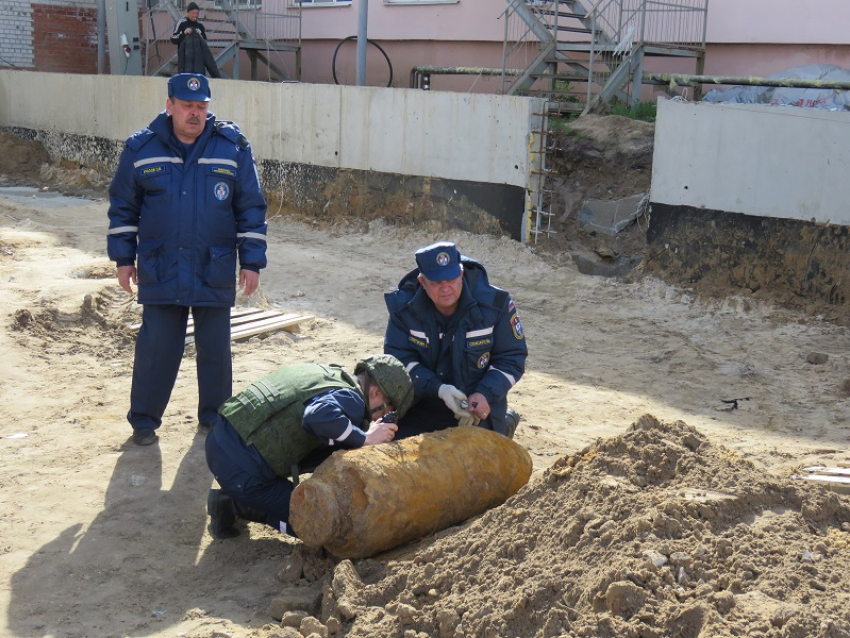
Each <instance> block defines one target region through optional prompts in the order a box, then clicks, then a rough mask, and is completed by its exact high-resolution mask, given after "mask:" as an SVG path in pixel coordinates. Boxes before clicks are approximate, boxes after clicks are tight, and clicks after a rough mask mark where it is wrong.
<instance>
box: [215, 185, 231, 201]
mask: <svg viewBox="0 0 850 638" xmlns="http://www.w3.org/2000/svg"><path fill="white" fill-rule="evenodd" d="M213 193H214V194H215V198H216V199H217V200H218V201H220V202H223V201H224V200H225V199H227V196H228V195H230V187H229V186H228V185H227V184H225V183H224V182H218V183H217V184H216V185H215V187H214V188H213Z"/></svg>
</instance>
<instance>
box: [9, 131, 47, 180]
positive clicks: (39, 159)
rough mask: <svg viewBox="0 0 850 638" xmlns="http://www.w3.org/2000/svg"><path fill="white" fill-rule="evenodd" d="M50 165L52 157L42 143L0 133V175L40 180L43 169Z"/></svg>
mask: <svg viewBox="0 0 850 638" xmlns="http://www.w3.org/2000/svg"><path fill="white" fill-rule="evenodd" d="M49 163H50V155H48V153H47V151H46V150H45V149H44V146H42V145H41V143H40V142H37V141H35V140H24V139H21V138H20V137H16V136H15V135H12V134H11V133H4V132H2V131H0V174H5V175H12V176H15V177H18V178H28V179H38V178H39V175H40V173H41V167H42V166H43V165H45V164H49Z"/></svg>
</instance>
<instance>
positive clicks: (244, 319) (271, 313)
mask: <svg viewBox="0 0 850 638" xmlns="http://www.w3.org/2000/svg"><path fill="white" fill-rule="evenodd" d="M282 316H283V313H282V312H279V311H277V310H263V311H260V310H258V311H256V312H252V313H250V314H240V315H237V316H235V317H234V316H233V315H231V316H230V327H231V328H233V326H238V325H241V324H244V323H249V322H251V321H258V320H260V319H269V318H271V317H282ZM193 334H195V324H194V323H190V324H189V326H187V328H186V336H189V335H193Z"/></svg>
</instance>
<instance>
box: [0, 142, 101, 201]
mask: <svg viewBox="0 0 850 638" xmlns="http://www.w3.org/2000/svg"><path fill="white" fill-rule="evenodd" d="M110 180H111V176H107V175H102V174H100V173H98V172H97V171H96V170H94V169H92V168H87V167H85V166H80V165H77V164H74V163H73V162H69V161H67V160H59V161H56V162H54V161H52V160H51V158H50V155H49V153H48V152H47V150H46V149H45V148H44V146H43V145H42V144H41V142H38V141H37V140H26V139H22V138H20V137H17V136H15V135H12V134H11V133H5V132H3V131H0V186H34V187H37V188H44V189H50V190H56V191H60V192H62V193H64V194H66V195H72V196H79V197H90V198H94V199H96V198H100V197H105V196H106V192H107V189H108V188H109V182H110Z"/></svg>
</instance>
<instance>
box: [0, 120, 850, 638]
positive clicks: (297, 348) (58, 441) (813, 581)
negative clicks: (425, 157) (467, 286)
mask: <svg viewBox="0 0 850 638" xmlns="http://www.w3.org/2000/svg"><path fill="white" fill-rule="evenodd" d="M651 142H652V125H650V124H642V123H630V122H629V121H628V120H623V119H622V118H613V119H611V118H592V119H584V120H579V121H578V122H576V123H574V124H571V125H570V131H568V132H567V133H565V134H564V136H563V138H562V139H561V141H559V142H558V144H559V145H560V146H559V148H561V151H560V152H559V153H558V157H557V158H556V162H557V165H558V166H559V168H558V170H559V177H558V180H559V182H560V185H559V186H558V191H559V193H560V195H559V198H560V199H559V200H558V201H559V202H560V203H559V204H557V205H558V206H559V210H558V215H557V219H556V224H557V227H556V230H558V231H559V232H558V233H557V234H555V235H553V236H552V237H550V238H548V239H546V240H544V241H541V242H540V243H539V244H537V245H533V246H523V245H521V244H519V243H517V242H515V241H512V240H509V239H507V238H504V237H495V236H492V235H475V234H471V233H464V232H459V231H452V230H449V231H445V232H443V233H434V232H424V231H420V230H416V229H410V228H403V227H398V226H391V225H388V224H385V223H381V222H371V223H369V224H368V225H367V226H366V227H365V228H363V227H362V225H357V224H352V225H351V226H348V225H345V224H338V225H335V226H333V227H327V228H318V227H316V226H315V225H311V224H308V223H304V222H302V221H297V220H289V219H280V218H277V219H273V220H271V222H270V227H269V267H268V269H266V270H265V271H263V274H262V277H261V289H260V291H259V292H258V293H257V294H255V295H254V296H253V297H252V298H251V299H246V298H244V297H241V296H240V298H239V299H238V300H237V303H238V305H239V306H253V307H263V308H274V309H281V310H285V311H286V312H292V313H301V314H303V315H304V316H305V317H308V318H307V319H305V321H304V322H303V323H302V324H300V330H298V331H296V332H274V333H269V334H265V335H259V336H255V337H252V338H250V339H248V340H245V341H239V342H236V343H234V349H233V360H234V376H235V379H234V386H235V388H241V387H242V386H244V385H245V384H247V383H250V382H251V381H253V380H255V379H256V378H258V377H259V376H262V375H263V374H266V373H268V372H270V371H272V370H274V369H275V368H277V367H279V366H281V365H285V364H288V363H294V362H298V361H319V362H335V363H340V364H343V365H350V366H352V367H353V365H354V363H355V361H356V360H357V359H358V358H360V357H362V356H365V355H367V354H369V353H372V352H376V351H380V349H381V346H382V340H383V331H384V326H385V323H386V310H385V308H384V306H383V301H382V293H383V292H384V291H385V290H388V289H390V288H392V286H393V285H395V284H396V283H397V281H398V280H399V279H400V278H401V276H402V275H403V274H404V273H405V272H407V270H409V269H410V268H411V267H412V265H413V258H412V254H413V252H414V250H415V249H416V248H417V247H419V246H422V245H425V244H427V243H430V242H432V241H435V240H437V239H443V238H445V239H451V240H453V241H456V242H457V243H458V245H459V246H460V247H461V249H462V250H463V252H464V253H466V254H469V255H470V256H472V257H475V258H477V259H479V260H480V261H482V262H483V263H484V264H485V265H486V266H487V268H488V270H489V272H490V277H491V280H492V281H493V282H494V283H496V284H497V285H499V286H502V287H504V288H506V289H507V290H509V291H511V293H512V294H513V296H514V298H515V300H516V303H517V306H518V308H519V312H520V315H521V317H522V321H523V325H524V327H525V333H526V335H527V338H528V343H529V351H530V355H529V359H528V365H527V371H526V374H525V375H524V377H523V378H522V380H521V381H520V382H519V383H518V384H517V386H516V387H515V388H514V390H513V391H512V392H511V395H510V397H511V405H512V406H513V407H515V408H516V409H517V410H518V411H519V412H520V413H521V414H522V421H521V422H520V425H519V428H518V431H517V435H516V440H517V442H518V443H520V444H521V445H522V446H523V447H525V448H526V449H527V450H528V451H529V453H530V454H531V456H532V460H533V464H534V471H533V474H532V478H531V481H530V483H529V484H528V485H527V486H526V487H524V488H523V489H521V490H520V491H519V492H518V493H517V494H516V495H515V496H513V497H512V498H510V499H509V500H508V501H507V502H506V503H504V504H503V505H501V506H499V507H496V508H494V509H491V510H490V511H488V512H486V513H484V514H482V515H480V516H477V517H474V518H473V519H471V520H468V521H465V522H464V523H462V524H459V525H457V526H454V527H451V528H449V529H446V530H442V531H439V532H437V533H435V534H432V535H430V536H428V537H426V538H423V539H421V540H419V541H417V542H414V543H412V544H409V545H406V546H403V547H399V548H396V549H394V550H390V551H389V552H386V553H384V554H381V555H378V556H374V557H372V558H368V559H358V560H353V561H351V560H338V559H336V558H334V557H333V556H330V555H328V554H327V553H326V552H323V551H317V550H310V549H308V548H306V547H305V546H304V545H303V544H302V543H301V542H300V541H298V540H296V539H292V538H289V537H285V536H282V535H280V534H277V533H275V532H274V531H273V530H271V529H269V528H265V527H262V526H260V525H257V524H254V523H251V524H244V523H240V529H241V530H242V533H241V535H240V536H239V537H237V538H235V539H229V540H214V539H212V538H211V536H210V534H209V532H208V530H207V528H206V526H207V517H206V514H205V512H204V505H205V500H206V494H207V490H208V489H209V487H210V486H211V485H212V484H213V480H212V477H211V476H210V474H209V471H208V469H207V467H206V463H205V459H204V452H203V437H202V436H201V435H198V434H196V426H195V416H194V415H195V410H196V401H197V389H196V381H195V372H194V352H193V350H192V348H191V347H190V348H189V349H188V350H187V355H186V357H185V358H184V361H183V365H182V366H181V372H180V376H179V378H178V382H177V385H176V387H175V390H174V393H173V395H172V399H171V403H170V405H169V408H168V411H167V412H166V415H165V423H164V425H163V428H162V430H161V432H160V434H161V438H160V441H159V443H157V444H156V445H154V446H151V447H149V448H140V447H137V446H134V445H133V444H132V442H131V441H130V439H129V435H130V430H129V426H128V425H127V423H126V421H125V419H124V415H125V413H126V410H127V407H128V398H129V387H130V371H131V365H132V358H133V345H134V338H133V329H132V328H131V325H132V324H133V323H134V322H136V321H137V320H138V317H139V308H138V306H137V304H136V303H135V300H134V299H133V298H132V297H130V296H128V295H127V294H126V293H124V292H123V291H122V290H121V289H120V288H119V287H118V286H117V285H116V282H115V279H114V274H115V273H114V267H113V265H112V264H111V263H110V262H109V261H108V259H107V258H106V255H105V240H104V236H105V231H106V227H107V220H106V210H107V202H106V201H105V199H104V198H105V187H106V184H107V183H108V180H109V176H99V175H97V174H95V173H93V172H92V171H89V170H87V169H85V168H81V167H74V166H68V165H61V164H55V163H52V162H51V161H50V158H49V157H47V154H46V153H45V152H44V150H43V149H42V148H41V147H40V146H39V145H38V144H37V143H34V142H27V141H24V140H20V139H17V138H14V137H12V136H9V135H7V134H0V187H13V186H14V187H15V188H3V189H2V190H0V321H2V324H3V329H2V331H0V353H2V358H3V372H2V382H0V457H1V458H2V463H0V488H2V489H1V490H0V503H2V507H3V512H4V514H3V516H2V517H0V613H2V617H0V635H3V636H15V637H30V636H51V637H68V638H70V637H82V636H98V637H101V636H134V637H135V636H151V637H155V638H166V637H169V638H170V637H172V636H187V637H191V638H225V637H232V638H237V637H239V638H241V637H251V638H297V637H303V638H316V637H317V636H318V637H324V636H340V637H341V636H352V637H354V636H358V637H375V638H378V637H380V638H386V637H398V638H432V637H440V638H466V637H470V638H471V637H473V636H474V637H486V638H503V637H504V638H510V637H522V638H526V637H527V638H542V637H547V638H548V637H552V638H554V637H564V638H578V637H583V638H614V637H617V638H621V637H628V638H662V637H672V636H677V637H679V636H681V637H684V638H691V637H692V638H714V637H726V636H748V637H761V638H812V637H818V638H850V585H848V582H847V577H846V575H847V574H848V573H850V496H848V495H846V494H843V493H839V492H838V491H835V490H831V489H829V488H828V487H827V486H825V485H824V484H822V483H821V482H817V481H809V480H805V479H804V478H801V477H802V476H808V474H807V473H806V472H805V468H809V467H812V466H829V467H835V468H850V449H848V441H850V333H848V330H847V328H845V327H844V326H842V325H839V323H836V322H832V321H826V320H824V318H823V317H821V316H817V315H813V314H811V313H810V312H803V311H801V310H797V309H794V308H791V307H780V306H776V305H772V304H771V303H770V301H769V300H766V299H763V298H760V299H753V298H751V297H748V296H745V295H741V294H730V291H725V290H724V291H716V294H705V295H697V294H695V291H694V290H692V289H686V288H682V287H679V286H676V285H673V284H669V283H666V282H664V281H661V280H659V279H657V278H654V277H651V276H643V275H640V273H639V271H637V272H633V273H632V274H630V275H628V276H626V277H625V278H619V279H617V278H604V277H598V276H590V275H584V274H582V273H581V272H579V270H578V268H577V266H576V262H575V255H586V256H590V257H592V256H593V255H596V258H599V259H603V260H604V259H606V258H610V257H611V255H612V254H640V251H641V250H642V249H643V247H642V244H641V224H642V223H643V224H644V229H645V222H643V221H642V220H640V219H639V220H638V222H637V223H636V224H635V225H634V226H633V227H632V228H630V229H628V231H627V232H626V234H620V235H619V236H617V237H614V238H607V239H606V238H602V237H599V236H595V235H592V234H588V233H585V232H584V231H582V230H581V228H580V225H579V223H578V220H577V215H576V210H577V207H578V206H579V205H580V203H581V201H583V200H584V199H586V198H588V197H593V198H596V197H598V198H603V199H604V198H605V197H622V196H628V195H634V194H639V193H645V192H648V188H649V176H650V161H651ZM624 149H631V150H624ZM25 187H28V189H27V188H25ZM57 192H61V193H63V194H64V195H66V197H59V196H54V195H55V194H56V193H57ZM390 445H392V444H390ZM848 472H850V470H848ZM426 489H427V487H426Z"/></svg>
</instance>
